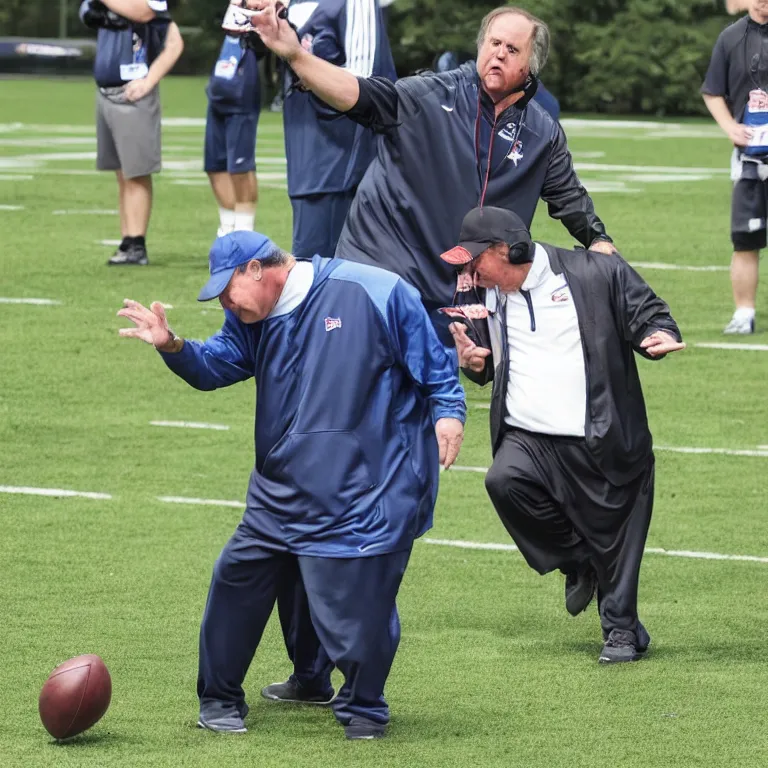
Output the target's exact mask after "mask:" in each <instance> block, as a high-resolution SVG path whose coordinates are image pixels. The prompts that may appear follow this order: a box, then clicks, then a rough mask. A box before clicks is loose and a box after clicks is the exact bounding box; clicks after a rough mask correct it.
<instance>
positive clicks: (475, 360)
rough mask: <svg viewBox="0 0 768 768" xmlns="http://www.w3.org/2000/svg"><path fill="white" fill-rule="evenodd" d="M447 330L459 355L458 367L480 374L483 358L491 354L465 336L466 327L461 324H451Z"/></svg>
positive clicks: (482, 367)
mask: <svg viewBox="0 0 768 768" xmlns="http://www.w3.org/2000/svg"><path fill="white" fill-rule="evenodd" d="M448 330H449V331H450V332H451V335H452V336H453V340H454V342H455V343H456V352H457V353H458V355H459V366H460V367H461V368H469V370H470V371H474V372H475V373H482V372H483V369H484V368H485V358H486V357H488V355H490V354H491V350H490V349H486V348H485V347H478V346H477V344H475V342H474V341H472V339H470V338H469V336H467V327H466V326H465V325H464V324H463V323H451V324H450V325H449V326H448Z"/></svg>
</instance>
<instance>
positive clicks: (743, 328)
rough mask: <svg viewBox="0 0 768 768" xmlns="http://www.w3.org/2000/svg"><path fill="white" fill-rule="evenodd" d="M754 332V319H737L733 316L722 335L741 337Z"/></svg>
mask: <svg viewBox="0 0 768 768" xmlns="http://www.w3.org/2000/svg"><path fill="white" fill-rule="evenodd" d="M754 332H755V318H754V317H751V318H747V319H737V318H736V317H735V316H734V317H733V318H732V319H731V322H730V323H728V325H726V326H725V328H724V329H723V333H725V334H728V335H729V336H730V335H736V334H738V335H742V336H746V335H748V334H750V333H754Z"/></svg>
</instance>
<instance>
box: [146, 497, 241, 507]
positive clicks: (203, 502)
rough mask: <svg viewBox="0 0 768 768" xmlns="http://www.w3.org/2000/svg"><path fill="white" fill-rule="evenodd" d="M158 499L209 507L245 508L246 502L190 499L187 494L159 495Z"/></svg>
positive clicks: (169, 502)
mask: <svg viewBox="0 0 768 768" xmlns="http://www.w3.org/2000/svg"><path fill="white" fill-rule="evenodd" d="M157 500H158V501H164V502H166V503H167V504H197V505H203V506H208V507H236V508H237V509H243V508H244V507H245V504H244V503H243V502H242V501H227V500H226V499H190V498H187V497H186V496H157Z"/></svg>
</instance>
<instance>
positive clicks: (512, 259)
mask: <svg viewBox="0 0 768 768" xmlns="http://www.w3.org/2000/svg"><path fill="white" fill-rule="evenodd" d="M527 255H528V244H527V243H515V244H514V245H510V246H509V251H507V259H508V260H509V263H510V264H521V263H524V262H525V261H527V259H526V256H527Z"/></svg>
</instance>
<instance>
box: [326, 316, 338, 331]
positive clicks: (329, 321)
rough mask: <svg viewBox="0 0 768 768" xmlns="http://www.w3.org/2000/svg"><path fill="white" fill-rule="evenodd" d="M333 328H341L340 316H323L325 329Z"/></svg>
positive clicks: (330, 329)
mask: <svg viewBox="0 0 768 768" xmlns="http://www.w3.org/2000/svg"><path fill="white" fill-rule="evenodd" d="M334 328H341V318H340V317H326V318H325V331H326V333H327V332H328V331H332V330H333V329H334Z"/></svg>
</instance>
